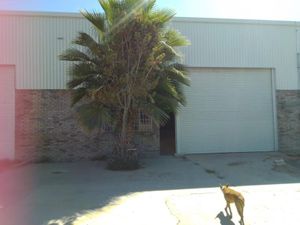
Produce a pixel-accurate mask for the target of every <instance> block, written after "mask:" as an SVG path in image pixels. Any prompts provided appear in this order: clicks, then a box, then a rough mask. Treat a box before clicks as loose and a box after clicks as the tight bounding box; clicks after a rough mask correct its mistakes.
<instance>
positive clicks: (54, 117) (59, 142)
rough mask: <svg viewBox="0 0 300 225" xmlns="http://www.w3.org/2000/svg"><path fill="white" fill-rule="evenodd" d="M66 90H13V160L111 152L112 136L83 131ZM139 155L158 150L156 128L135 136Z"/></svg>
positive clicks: (74, 158) (93, 156)
mask: <svg viewBox="0 0 300 225" xmlns="http://www.w3.org/2000/svg"><path fill="white" fill-rule="evenodd" d="M70 104H71V92H70V91H68V90H16V125H15V136H16V145H15V146H16V159H19V160H33V161H40V160H42V161H43V160H46V161H47V160H50V161H77V160H89V159H96V158H97V157H99V156H101V155H103V154H106V153H108V152H110V151H111V149H112V146H113V144H112V143H113V136H112V135H111V134H110V133H105V134H101V135H100V133H99V131H94V132H91V133H88V132H86V131H84V130H83V129H82V128H81V127H80V125H79V123H78V121H77V118H76V113H75V111H74V109H72V108H71V107H70ZM135 141H136V143H137V147H138V149H139V150H140V151H142V152H158V151H159V129H158V127H156V126H154V128H153V131H152V132H146V133H139V134H138V135H137V136H136V137H135Z"/></svg>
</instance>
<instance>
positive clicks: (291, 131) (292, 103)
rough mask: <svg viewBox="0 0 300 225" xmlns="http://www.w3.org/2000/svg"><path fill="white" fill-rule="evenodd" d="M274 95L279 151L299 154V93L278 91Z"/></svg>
mask: <svg viewBox="0 0 300 225" xmlns="http://www.w3.org/2000/svg"><path fill="white" fill-rule="evenodd" d="M276 95H277V118H278V142H279V150H280V151H292V152H299V153H300V91H299V90H298V91H290V90H289V91H283V90H279V91H277V93H276Z"/></svg>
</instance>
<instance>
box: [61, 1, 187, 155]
mask: <svg viewBox="0 0 300 225" xmlns="http://www.w3.org/2000/svg"><path fill="white" fill-rule="evenodd" d="M155 2H156V0H148V1H145V0H99V3H100V5H101V7H102V9H103V11H104V12H103V13H98V12H87V11H83V12H81V13H82V15H83V16H84V17H85V18H86V19H87V20H88V21H89V22H90V23H91V24H92V27H93V28H94V31H95V32H94V33H93V34H87V33H84V32H81V33H79V35H78V37H77V38H76V39H75V40H74V44H76V45H77V46H79V47H80V48H72V49H68V50H66V51H65V52H64V53H63V54H62V55H61V56H60V57H61V60H65V61H72V62H73V64H72V66H71V72H70V75H71V80H70V81H69V83H68V87H69V88H70V89H73V98H72V99H73V100H72V106H74V105H77V112H78V115H79V118H80V121H81V124H82V125H83V126H84V127H86V128H87V129H89V130H93V129H95V128H99V127H101V126H102V125H103V124H111V125H112V127H113V131H114V133H115V137H116V147H115V152H117V155H118V156H119V157H120V158H122V159H126V156H127V149H128V148H130V146H131V145H132V135H133V134H134V129H133V124H134V121H135V120H136V118H137V116H138V114H139V112H140V111H142V112H143V113H145V114H146V115H148V116H150V117H151V118H153V120H154V121H155V122H156V123H157V124H163V123H165V122H166V121H167V119H168V118H169V113H171V112H176V111H177V109H178V107H179V106H180V105H181V104H184V103H185V98H184V94H183V90H182V87H183V85H188V84H189V80H188V78H187V72H186V68H185V67H184V65H182V64H181V63H180V55H179V54H178V53H177V51H176V48H177V47H180V46H185V45H187V44H188V42H187V40H186V39H185V37H183V36H182V35H181V34H180V33H179V32H177V31H176V30H173V29H170V28H168V27H167V25H168V23H169V22H170V20H171V19H172V18H173V16H174V13H173V12H172V11H170V10H156V9H155Z"/></svg>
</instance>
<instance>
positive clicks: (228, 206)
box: [225, 202, 232, 218]
mask: <svg viewBox="0 0 300 225" xmlns="http://www.w3.org/2000/svg"><path fill="white" fill-rule="evenodd" d="M228 208H229V212H230V214H228ZM225 211H226V214H227V215H229V216H230V218H232V212H231V208H230V203H229V202H227V203H226V207H225Z"/></svg>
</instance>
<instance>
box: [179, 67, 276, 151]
mask: <svg viewBox="0 0 300 225" xmlns="http://www.w3.org/2000/svg"><path fill="white" fill-rule="evenodd" d="M191 79H192V85H191V88H186V90H185V92H186V97H187V105H186V107H183V108H182V109H181V111H180V113H179V115H178V118H177V129H176V130H177V153H180V154H187V153H212V152H215V153H220V152H250V151H251V152H253V151H272V150H275V148H276V144H275V140H276V138H275V125H274V113H273V92H272V74H271V70H270V69H224V68H222V69H221V68H220V69H217V68H213V69H198V70H192V77H191Z"/></svg>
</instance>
